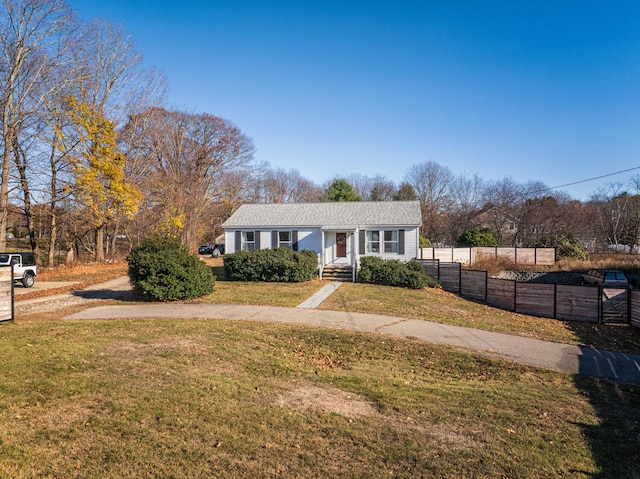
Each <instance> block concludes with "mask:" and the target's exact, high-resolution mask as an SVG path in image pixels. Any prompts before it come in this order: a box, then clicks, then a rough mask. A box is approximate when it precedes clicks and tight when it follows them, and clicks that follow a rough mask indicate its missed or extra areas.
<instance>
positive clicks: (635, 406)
mask: <svg viewBox="0 0 640 479" xmlns="http://www.w3.org/2000/svg"><path fill="white" fill-rule="evenodd" d="M567 324H568V325H569V327H570V328H571V329H572V330H573V331H574V332H575V334H576V335H577V336H578V337H580V338H581V339H582V341H581V342H582V344H585V345H593V344H594V343H595V344H597V343H598V340H597V335H598V334H607V335H609V336H610V337H609V340H611V339H615V336H616V335H619V336H620V341H619V342H618V341H615V342H616V343H619V344H620V343H622V344H624V346H623V347H622V348H621V349H624V350H631V351H636V352H637V348H636V347H635V346H634V343H637V338H638V337H640V331H638V330H637V329H635V328H632V327H624V326H607V325H602V324H585V323H567ZM611 328H613V329H611ZM612 335H613V338H611V336H612ZM622 344H621V345H622ZM581 349H582V354H581V355H580V357H579V371H580V373H581V374H580V375H579V376H576V377H575V384H576V386H577V388H578V390H579V391H581V393H582V394H583V395H584V396H585V397H586V398H587V399H588V400H589V403H590V404H591V406H592V407H593V410H594V412H595V413H596V415H597V417H598V419H599V421H598V423H597V424H578V425H579V426H580V427H581V428H582V432H583V435H584V437H585V439H586V440H587V441H588V443H589V445H590V448H591V452H592V457H593V459H594V461H595V462H596V464H597V466H598V468H599V470H600V472H599V473H598V474H596V475H594V476H591V477H594V478H599V479H600V478H601V479H604V478H616V479H617V478H630V479H631V478H639V477H640V385H638V384H637V380H638V377H639V372H640V355H638V354H626V353H613V352H608V351H606V350H598V349H595V348H594V347H589V346H584V347H582V348H581ZM611 371H615V374H616V375H617V377H618V378H619V380H620V382H613V381H609V380H606V379H597V377H598V376H602V377H604V376H606V374H607V373H610V372H611ZM633 384H635V385H633ZM576 472H579V471H576Z"/></svg>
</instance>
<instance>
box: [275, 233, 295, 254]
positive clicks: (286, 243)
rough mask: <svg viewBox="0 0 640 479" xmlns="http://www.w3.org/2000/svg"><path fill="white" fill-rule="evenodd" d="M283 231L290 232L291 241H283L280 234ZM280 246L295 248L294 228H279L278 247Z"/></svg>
mask: <svg viewBox="0 0 640 479" xmlns="http://www.w3.org/2000/svg"><path fill="white" fill-rule="evenodd" d="M282 233H288V234H289V241H282V240H281V239H280V235H281V234H282ZM280 247H282V248H289V249H293V231H292V230H278V248H280Z"/></svg>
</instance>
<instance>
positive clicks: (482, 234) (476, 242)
mask: <svg viewBox="0 0 640 479" xmlns="http://www.w3.org/2000/svg"><path fill="white" fill-rule="evenodd" d="M458 246H461V247H466V246H502V245H501V244H500V241H499V240H498V236H497V235H496V233H495V232H494V231H493V230H492V229H491V228H476V229H473V230H469V231H465V232H464V233H462V234H461V235H460V237H459V238H458Z"/></svg>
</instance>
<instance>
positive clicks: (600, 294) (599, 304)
mask: <svg viewBox="0 0 640 479" xmlns="http://www.w3.org/2000/svg"><path fill="white" fill-rule="evenodd" d="M601 322H602V285H600V284H599V285H598V323H601Z"/></svg>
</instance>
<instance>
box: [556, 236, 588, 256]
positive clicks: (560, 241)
mask: <svg viewBox="0 0 640 479" xmlns="http://www.w3.org/2000/svg"><path fill="white" fill-rule="evenodd" d="M553 246H554V247H555V248H556V255H557V257H558V259H560V258H574V259H577V260H580V261H589V253H587V251H586V250H585V249H584V248H583V247H582V245H581V244H580V241H578V239H577V238H576V237H575V236H573V234H571V233H559V234H557V235H555V236H554V237H553Z"/></svg>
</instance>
